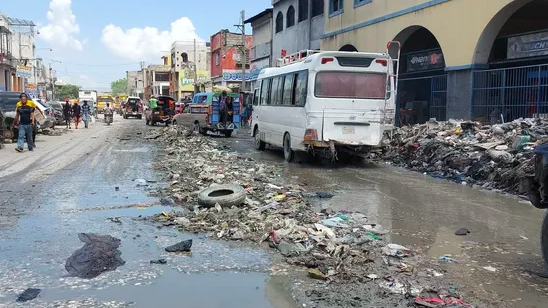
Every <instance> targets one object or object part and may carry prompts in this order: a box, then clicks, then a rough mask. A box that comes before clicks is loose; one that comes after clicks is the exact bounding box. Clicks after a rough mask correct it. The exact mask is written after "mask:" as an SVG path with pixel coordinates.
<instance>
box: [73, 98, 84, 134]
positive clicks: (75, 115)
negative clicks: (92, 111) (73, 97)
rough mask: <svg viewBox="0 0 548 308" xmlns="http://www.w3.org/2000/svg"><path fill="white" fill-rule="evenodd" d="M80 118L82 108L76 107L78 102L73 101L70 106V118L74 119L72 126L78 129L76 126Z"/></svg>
mask: <svg viewBox="0 0 548 308" xmlns="http://www.w3.org/2000/svg"><path fill="white" fill-rule="evenodd" d="M81 116H82V107H80V105H78V102H77V101H75V102H74V105H72V117H73V118H74V125H75V126H76V129H78V124H80V117H81Z"/></svg>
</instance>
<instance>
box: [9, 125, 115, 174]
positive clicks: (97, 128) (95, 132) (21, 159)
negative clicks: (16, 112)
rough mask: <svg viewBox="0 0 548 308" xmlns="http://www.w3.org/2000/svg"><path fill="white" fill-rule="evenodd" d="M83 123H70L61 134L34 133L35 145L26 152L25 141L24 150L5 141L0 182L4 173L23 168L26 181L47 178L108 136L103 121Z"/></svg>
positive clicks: (14, 171) (62, 127) (19, 170)
mask: <svg viewBox="0 0 548 308" xmlns="http://www.w3.org/2000/svg"><path fill="white" fill-rule="evenodd" d="M115 124H118V125H121V124H122V123H121V122H118V123H116V122H115ZM118 125H112V126H109V127H108V130H109V131H113V130H114V129H116V126H118ZM83 127H84V126H83V125H82V127H79V128H78V129H74V127H73V128H72V129H71V130H69V131H68V132H67V133H65V134H63V135H61V136H49V135H42V134H39V135H37V136H36V148H35V149H34V151H33V152H29V151H28V148H27V146H26V145H25V150H24V152H23V153H19V152H17V151H15V148H16V147H17V144H16V143H11V144H5V147H4V148H2V149H0V182H2V180H5V178H6V177H7V176H9V175H12V174H14V173H18V172H22V171H27V173H26V174H25V176H24V181H25V182H26V180H30V179H37V178H46V177H47V176H48V175H50V174H53V173H54V172H55V171H57V170H59V169H61V168H63V167H64V166H66V165H68V164H69V163H71V162H72V161H74V160H76V159H77V158H79V157H81V156H82V155H84V154H85V153H89V152H90V151H91V150H93V149H94V148H95V147H97V146H98V145H99V144H100V143H102V142H104V141H105V139H106V138H107V136H108V134H107V133H106V131H105V130H107V126H106V125H104V123H102V122H96V123H93V124H90V126H89V128H88V129H85V128H83ZM57 129H64V126H57ZM29 167H31V168H29ZM27 169H29V170H27Z"/></svg>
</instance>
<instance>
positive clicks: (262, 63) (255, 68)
mask: <svg viewBox="0 0 548 308" xmlns="http://www.w3.org/2000/svg"><path fill="white" fill-rule="evenodd" d="M267 67H270V58H266V59H262V60H259V61H255V62H252V63H251V67H250V68H249V75H250V79H251V80H256V79H257V78H258V77H259V73H260V72H261V70H263V69H264V68H267ZM240 79H241V78H240Z"/></svg>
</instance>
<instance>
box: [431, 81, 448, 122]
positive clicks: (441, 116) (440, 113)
mask: <svg viewBox="0 0 548 308" xmlns="http://www.w3.org/2000/svg"><path fill="white" fill-rule="evenodd" d="M430 91H431V95H430V118H435V119H436V120H438V121H445V120H447V75H441V76H434V77H432V81H431V90H430Z"/></svg>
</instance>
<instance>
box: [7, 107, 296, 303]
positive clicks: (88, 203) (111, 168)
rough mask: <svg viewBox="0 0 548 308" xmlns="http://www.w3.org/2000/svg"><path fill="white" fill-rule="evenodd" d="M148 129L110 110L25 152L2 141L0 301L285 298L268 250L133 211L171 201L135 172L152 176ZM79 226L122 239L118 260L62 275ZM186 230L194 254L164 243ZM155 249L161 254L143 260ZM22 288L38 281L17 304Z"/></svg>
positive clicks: (155, 176) (41, 139) (257, 300)
mask: <svg viewBox="0 0 548 308" xmlns="http://www.w3.org/2000/svg"><path fill="white" fill-rule="evenodd" d="M148 129H149V128H147V127H146V126H145V124H144V121H139V120H123V119H122V118H120V117H117V118H116V119H115V122H114V123H113V125H112V126H109V127H106V126H105V125H104V124H103V123H95V124H94V125H93V126H92V127H91V128H90V129H89V130H78V131H71V132H70V133H68V134H66V135H63V136H60V137H50V136H40V137H39V141H38V148H37V149H36V151H35V152H33V153H28V152H27V153H23V154H20V153H15V151H14V152H13V153H12V152H11V151H13V149H9V148H8V149H3V150H0V166H2V167H1V168H0V174H1V175H2V176H1V177H0V200H2V201H0V213H1V214H0V307H14V306H16V307H17V306H21V307H125V306H127V305H130V304H132V307H181V306H184V307H196V308H199V307H204V308H205V307H227V306H226V303H231V307H249V308H256V307H291V302H290V297H288V299H287V301H286V297H285V294H286V292H285V291H284V289H283V283H284V282H283V281H281V282H278V281H277V280H275V279H274V280H272V279H269V275H268V273H269V267H270V266H271V262H272V260H271V255H270V254H269V252H267V251H265V250H261V249H257V248H255V247H248V246H244V245H242V246H240V245H234V244H228V243H225V242H215V241H209V240H206V239H205V238H204V237H203V236H201V235H190V234H183V233H180V232H178V231H176V230H174V229H169V228H164V229H157V228H156V227H155V226H153V225H150V224H147V223H145V222H142V221H139V220H135V219H133V218H135V217H138V216H139V215H151V214H155V213H158V212H160V211H169V210H171V208H169V207H165V206H161V205H159V204H157V199H156V198H152V197H149V196H148V192H149V190H154V187H137V184H136V182H135V181H134V180H135V179H146V180H152V181H157V180H158V179H160V177H159V175H158V174H155V172H154V171H153V170H152V169H151V164H152V162H153V161H154V160H155V159H156V156H155V154H156V153H157V152H156V151H157V147H155V146H154V144H153V143H147V142H146V141H144V139H143V135H144V134H146V132H147V130H148ZM6 151H7V152H6ZM4 154H5V155H4ZM14 154H15V155H14ZM150 185H163V183H157V184H150ZM116 187H118V189H116ZM110 217H122V218H121V221H122V223H114V222H112V221H110V220H109V218H110ZM80 232H95V233H99V234H109V235H112V236H114V237H117V238H119V239H121V241H122V245H121V251H122V259H124V260H125V261H126V264H125V265H124V266H121V267H119V268H118V269H117V270H115V271H113V272H107V273H104V274H102V275H101V276H99V277H98V278H95V279H91V280H85V279H79V278H74V277H66V275H67V272H66V271H65V269H64V264H65V261H66V259H67V258H68V257H69V256H70V255H71V254H72V253H73V252H74V251H75V250H76V249H78V248H80V247H82V245H83V244H82V243H81V242H80V241H79V240H78V237H77V235H78V233H80ZM188 238H193V239H194V245H193V252H192V255H190V256H180V255H170V254H166V253H165V252H164V247H166V246H168V245H170V244H174V243H176V242H178V241H181V240H184V239H188ZM158 258H166V259H167V260H168V264H166V265H151V264H150V263H149V262H150V260H153V259H158ZM26 288H40V289H43V291H42V293H41V294H40V296H39V298H37V299H36V300H34V301H31V302H28V303H22V304H17V305H16V304H15V303H14V301H15V299H16V298H17V296H18V294H19V293H21V292H22V291H24V290H25V289H26ZM212 294H213V295H212ZM280 294H282V295H283V296H280Z"/></svg>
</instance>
